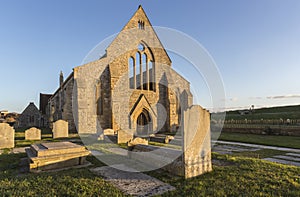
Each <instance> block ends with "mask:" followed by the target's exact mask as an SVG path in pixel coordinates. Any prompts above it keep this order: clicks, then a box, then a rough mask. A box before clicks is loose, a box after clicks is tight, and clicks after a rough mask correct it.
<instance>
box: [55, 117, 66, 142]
mask: <svg viewBox="0 0 300 197" xmlns="http://www.w3.org/2000/svg"><path fill="white" fill-rule="evenodd" d="M52 133H53V138H54V139H55V138H64V137H69V127H68V122H67V121H64V120H58V121H56V122H54V123H53V129H52Z"/></svg>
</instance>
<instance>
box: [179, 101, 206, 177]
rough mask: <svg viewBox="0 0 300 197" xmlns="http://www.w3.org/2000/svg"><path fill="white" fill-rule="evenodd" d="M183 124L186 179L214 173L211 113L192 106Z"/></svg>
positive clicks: (186, 113)
mask: <svg viewBox="0 0 300 197" xmlns="http://www.w3.org/2000/svg"><path fill="white" fill-rule="evenodd" d="M183 124H184V125H183V128H184V130H183V136H184V137H183V147H182V148H183V166H184V168H183V169H184V172H183V173H184V177H185V178H191V177H195V176H198V175H201V174H203V173H205V172H210V171H212V164H211V144H210V114H209V112H208V111H207V110H205V109H203V108H202V107H201V106H199V105H192V106H191V107H189V108H188V109H187V110H186V111H185V112H184V121H183Z"/></svg>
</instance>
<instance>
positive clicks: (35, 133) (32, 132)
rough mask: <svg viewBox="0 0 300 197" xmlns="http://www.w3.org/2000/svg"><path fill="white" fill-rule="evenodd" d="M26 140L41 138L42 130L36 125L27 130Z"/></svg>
mask: <svg viewBox="0 0 300 197" xmlns="http://www.w3.org/2000/svg"><path fill="white" fill-rule="evenodd" d="M25 140H41V130H40V129H37V128H35V127H32V128H30V129H27V130H26V131H25Z"/></svg>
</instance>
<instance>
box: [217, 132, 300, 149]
mask: <svg viewBox="0 0 300 197" xmlns="http://www.w3.org/2000/svg"><path fill="white" fill-rule="evenodd" d="M219 140H224V141H233V142H245V143H252V144H261V145H269V146H281V147H287V148H300V137H296V136H275V135H256V134H242V133H227V132H222V133H221V135H220V137H219Z"/></svg>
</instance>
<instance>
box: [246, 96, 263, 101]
mask: <svg viewBox="0 0 300 197" xmlns="http://www.w3.org/2000/svg"><path fill="white" fill-rule="evenodd" d="M249 99H250V100H260V99H263V97H260V96H254V97H249Z"/></svg>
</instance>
